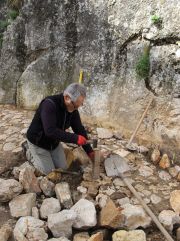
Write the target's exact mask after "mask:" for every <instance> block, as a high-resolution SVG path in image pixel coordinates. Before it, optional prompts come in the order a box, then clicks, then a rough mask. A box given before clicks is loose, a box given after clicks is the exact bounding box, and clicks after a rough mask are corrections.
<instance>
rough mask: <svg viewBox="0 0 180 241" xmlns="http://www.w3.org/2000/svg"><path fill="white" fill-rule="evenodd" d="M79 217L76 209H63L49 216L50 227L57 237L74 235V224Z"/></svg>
mask: <svg viewBox="0 0 180 241" xmlns="http://www.w3.org/2000/svg"><path fill="white" fill-rule="evenodd" d="M76 218H77V214H76V212H75V211H74V210H63V211H61V212H59V213H55V214H50V215H49V216H48V228H49V229H50V230H51V232H52V233H53V236H54V237H55V238H59V237H66V238H68V237H70V236H71V235H72V225H73V223H74V221H75V219H76Z"/></svg>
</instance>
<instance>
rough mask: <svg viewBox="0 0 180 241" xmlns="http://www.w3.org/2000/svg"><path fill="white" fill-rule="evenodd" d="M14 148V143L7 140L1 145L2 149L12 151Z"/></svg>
mask: <svg viewBox="0 0 180 241" xmlns="http://www.w3.org/2000/svg"><path fill="white" fill-rule="evenodd" d="M15 148H16V143H12V142H7V143H5V144H4V146H3V151H12V150H14V149H15Z"/></svg>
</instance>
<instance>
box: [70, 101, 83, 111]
mask: <svg viewBox="0 0 180 241" xmlns="http://www.w3.org/2000/svg"><path fill="white" fill-rule="evenodd" d="M71 103H72V105H73V107H74V109H75V110H77V109H78V108H79V107H81V106H83V103H81V104H80V105H76V104H75V103H74V101H72V100H71Z"/></svg>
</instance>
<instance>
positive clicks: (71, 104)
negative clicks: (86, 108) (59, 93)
mask: <svg viewBox="0 0 180 241" xmlns="http://www.w3.org/2000/svg"><path fill="white" fill-rule="evenodd" d="M84 100H85V97H84V96H79V97H78V98H77V100H76V101H72V100H71V98H70V97H69V96H68V95H66V96H64V102H65V105H66V108H67V110H68V112H73V111H74V110H77V109H78V108H79V107H81V106H83V103H84Z"/></svg>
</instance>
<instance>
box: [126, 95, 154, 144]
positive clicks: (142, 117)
mask: <svg viewBox="0 0 180 241" xmlns="http://www.w3.org/2000/svg"><path fill="white" fill-rule="evenodd" d="M153 99H154V97H152V98H151V99H150V101H149V103H148V105H147V107H146V109H145V111H144V112H143V114H142V116H141V119H140V120H139V122H138V124H137V127H136V129H135V130H134V132H133V134H132V136H131V138H130V140H129V142H128V144H127V148H128V147H130V145H131V143H132V141H133V139H134V137H135V135H136V133H137V131H138V130H139V127H140V125H141V123H142V121H143V119H144V117H145V115H146V113H147V111H148V109H149V107H150V105H151V103H152V101H153Z"/></svg>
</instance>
